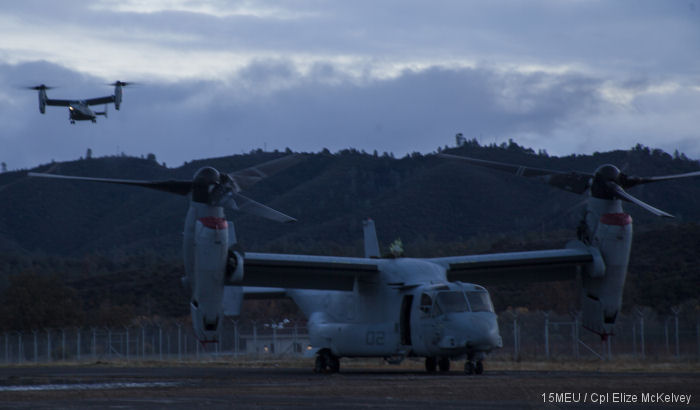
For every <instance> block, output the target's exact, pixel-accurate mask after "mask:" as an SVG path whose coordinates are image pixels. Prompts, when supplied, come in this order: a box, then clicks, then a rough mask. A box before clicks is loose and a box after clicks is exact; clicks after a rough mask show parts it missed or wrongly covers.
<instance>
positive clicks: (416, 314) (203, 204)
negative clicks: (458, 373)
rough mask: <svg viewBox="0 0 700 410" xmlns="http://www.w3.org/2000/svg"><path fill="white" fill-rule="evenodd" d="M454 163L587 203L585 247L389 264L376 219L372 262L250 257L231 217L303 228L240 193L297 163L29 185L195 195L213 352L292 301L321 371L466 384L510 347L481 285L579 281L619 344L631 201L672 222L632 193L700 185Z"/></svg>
mask: <svg viewBox="0 0 700 410" xmlns="http://www.w3.org/2000/svg"><path fill="white" fill-rule="evenodd" d="M443 157H445V155H443ZM449 157H450V158H453V159H454V158H455V157H454V156H449ZM456 158H458V159H460V160H464V161H466V162H469V163H471V164H473V165H478V166H486V167H489V168H496V169H499V170H504V171H510V172H514V173H516V174H518V175H523V176H536V177H542V178H544V179H545V181H546V182H548V183H549V184H551V185H553V186H555V187H558V188H562V189H565V190H568V191H571V192H574V193H577V194H587V195H589V198H588V207H587V212H586V214H585V217H584V220H582V221H581V225H580V226H579V228H578V237H577V238H576V239H574V240H572V241H571V242H569V243H568V244H567V245H566V246H565V247H564V248H562V249H551V250H540V251H529V252H510V253H497V254H485V255H463V256H453V257H441V258H427V259H414V258H404V257H401V255H400V254H399V252H397V255H395V257H391V258H380V252H379V246H378V241H377V236H376V232H375V229H374V222H372V221H371V220H367V221H365V223H364V240H365V255H364V257H362V258H356V257H335V256H311V255H294V254H271V253H253V252H243V251H242V250H241V248H240V246H239V244H238V243H237V239H236V234H235V229H234V225H233V223H232V222H231V221H228V220H227V219H226V217H225V214H224V208H231V209H234V210H238V211H243V212H248V213H253V214H256V215H258V216H261V217H263V218H268V219H272V220H275V221H280V222H290V221H293V220H294V219H293V218H291V217H289V216H287V215H285V214H283V213H281V212H278V211H276V210H274V209H271V208H269V207H267V206H265V205H262V204H259V203H257V202H255V201H253V200H252V199H249V198H247V197H244V196H243V195H241V194H240V193H239V192H240V191H241V190H242V189H245V188H248V187H250V186H251V185H253V184H255V183H257V182H258V181H260V180H261V179H263V178H265V177H267V176H269V175H272V174H274V173H276V172H280V171H282V170H284V169H286V168H287V167H290V166H292V165H294V164H296V163H297V162H298V161H299V159H300V157H299V156H297V155H292V156H286V157H282V158H278V159H276V160H273V161H269V162H266V163H263V164H260V165H258V166H255V167H251V168H248V169H244V170H242V171H237V172H233V173H230V174H226V173H221V172H219V171H217V170H216V169H214V168H211V167H205V168H202V169H200V170H198V171H197V172H196V173H195V175H194V178H193V179H192V180H191V181H172V180H171V181H133V180H120V179H103V178H88V177H76V176H63V175H54V174H40V173H29V175H30V176H34V177H48V178H62V179H73V180H86V181H94V182H102V183H116V184H126V185H136V186H141V187H145V188H151V189H156V190H161V191H166V192H171V193H175V194H180V195H188V196H189V198H190V208H189V210H188V212H187V217H186V218H185V229H184V247H183V250H184V262H185V271H186V277H184V278H183V283H185V284H186V285H187V286H188V287H189V288H190V289H191V298H190V310H191V314H192V323H193V327H194V332H195V334H196V335H197V337H198V338H199V340H200V341H201V342H203V343H204V342H216V341H217V340H218V335H219V330H220V328H221V324H222V321H223V318H224V314H227V315H233V316H238V315H240V314H241V312H240V308H241V304H242V302H243V300H244V298H261V297H288V298H291V299H293V300H294V302H295V303H296V304H297V305H298V306H299V307H300V309H301V310H302V311H303V313H304V314H305V315H306V317H307V318H308V329H309V337H310V341H311V344H312V348H313V351H314V352H315V354H316V361H315V365H314V371H316V372H321V373H334V372H338V371H339V370H340V359H341V358H343V357H382V358H384V359H386V360H387V361H388V362H389V363H394V364H398V363H400V362H401V361H402V360H404V359H405V358H408V357H423V358H425V368H426V371H428V372H435V371H436V370H439V371H441V372H445V371H448V370H449V369H450V361H451V360H459V359H463V358H466V361H465V366H464V371H465V373H467V374H481V373H483V371H484V359H485V358H486V356H487V354H488V353H489V352H491V351H493V350H494V349H497V348H500V347H502V345H503V342H502V339H501V336H500V333H499V329H498V323H497V316H496V314H495V312H494V309H493V305H492V303H491V298H490V296H489V293H488V291H487V290H486V289H485V288H484V287H483V286H482V285H492V284H497V283H529V282H537V281H554V280H573V279H576V278H577V277H580V278H581V281H582V294H581V304H582V310H583V313H582V315H583V325H584V326H585V327H586V328H587V329H589V330H591V331H593V332H595V333H597V334H599V335H600V336H601V337H602V338H607V337H608V336H610V335H612V334H613V326H614V324H615V319H616V317H617V316H618V313H619V311H620V307H621V302H622V290H623V286H624V282H625V276H626V274H627V266H628V262H629V253H630V246H631V241H632V219H631V217H630V216H629V215H628V214H626V213H624V212H623V210H622V201H623V200H624V201H629V202H633V203H635V204H637V205H639V206H641V207H642V208H644V209H646V210H648V211H650V212H652V213H655V214H657V215H661V216H666V217H670V216H671V215H669V214H667V213H665V212H663V211H660V210H658V209H656V208H654V207H652V206H651V205H648V204H645V203H644V202H642V201H640V200H638V199H637V198H634V197H632V196H631V195H629V194H628V193H627V192H625V190H624V188H628V187H631V186H634V185H637V184H643V183H649V182H655V181H662V180H668V179H674V178H683V177H691V176H698V175H700V172H694V173H688V174H680V175H670V176H663V177H650V178H639V177H631V176H627V175H625V174H623V173H621V172H620V171H619V170H618V169H617V168H616V167H615V166H613V165H603V166H601V167H600V168H598V170H597V171H596V172H595V173H593V174H587V173H566V172H561V171H551V170H543V169H536V168H529V167H523V166H518V165H511V164H503V163H497V162H491V161H483V160H478V159H470V158H464V157H456ZM224 305H225V306H226V309H224Z"/></svg>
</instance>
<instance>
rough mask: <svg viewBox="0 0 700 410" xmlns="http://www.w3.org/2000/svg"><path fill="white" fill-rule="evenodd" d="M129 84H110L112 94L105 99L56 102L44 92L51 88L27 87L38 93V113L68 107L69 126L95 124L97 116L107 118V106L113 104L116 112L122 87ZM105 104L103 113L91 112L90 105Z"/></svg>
mask: <svg viewBox="0 0 700 410" xmlns="http://www.w3.org/2000/svg"><path fill="white" fill-rule="evenodd" d="M129 84H131V83H127V82H124V81H115V82H114V83H112V84H110V85H113V86H114V94H113V95H108V96H105V97H96V98H88V99H85V100H57V99H53V98H49V97H48V96H47V95H46V90H50V89H51V88H52V87H48V86H46V85H44V84H41V85H37V86H35V87H29V89H30V90H36V91H38V92H39V112H41V113H42V114H44V113H45V112H46V106H47V105H49V106H56V107H68V119H69V120H70V123H71V124H75V122H76V121H92V122H93V123H95V122H97V116H98V115H102V116H104V117H105V118H106V117H107V104H109V103H114V108H115V109H116V110H117V111H118V110H119V107H120V106H121V103H122V87H126V86H127V85H129ZM100 104H105V110H104V111H93V110H92V109H91V108H90V106H91V105H100Z"/></svg>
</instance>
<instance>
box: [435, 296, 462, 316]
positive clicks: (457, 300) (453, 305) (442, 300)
mask: <svg viewBox="0 0 700 410" xmlns="http://www.w3.org/2000/svg"><path fill="white" fill-rule="evenodd" d="M436 301H437V305H438V306H439V307H440V310H441V311H442V312H443V313H451V312H468V311H469V306H467V300H466V299H465V298H464V293H462V292H459V291H448V292H439V293H438V294H437V297H436Z"/></svg>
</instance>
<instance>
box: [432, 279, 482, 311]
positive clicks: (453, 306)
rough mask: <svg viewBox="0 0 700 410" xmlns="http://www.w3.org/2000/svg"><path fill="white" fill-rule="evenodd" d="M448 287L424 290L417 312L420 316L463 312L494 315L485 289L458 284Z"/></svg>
mask: <svg viewBox="0 0 700 410" xmlns="http://www.w3.org/2000/svg"><path fill="white" fill-rule="evenodd" d="M450 285H451V286H440V287H436V288H432V289H425V290H424V291H423V292H422V293H421V296H420V304H419V310H420V311H421V315H422V316H424V317H425V316H441V315H445V314H448V313H463V312H491V313H494V309H493V303H491V298H490V297H489V293H488V292H487V291H486V289H484V288H482V287H480V286H474V285H463V284H459V283H453V284H450Z"/></svg>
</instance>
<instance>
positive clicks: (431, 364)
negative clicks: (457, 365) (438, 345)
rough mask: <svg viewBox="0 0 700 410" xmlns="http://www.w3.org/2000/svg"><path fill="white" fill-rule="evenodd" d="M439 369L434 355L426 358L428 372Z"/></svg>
mask: <svg viewBox="0 0 700 410" xmlns="http://www.w3.org/2000/svg"><path fill="white" fill-rule="evenodd" d="M436 369H437V359H436V358H434V357H426V358H425V371H426V372H428V373H435V370H436Z"/></svg>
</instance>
